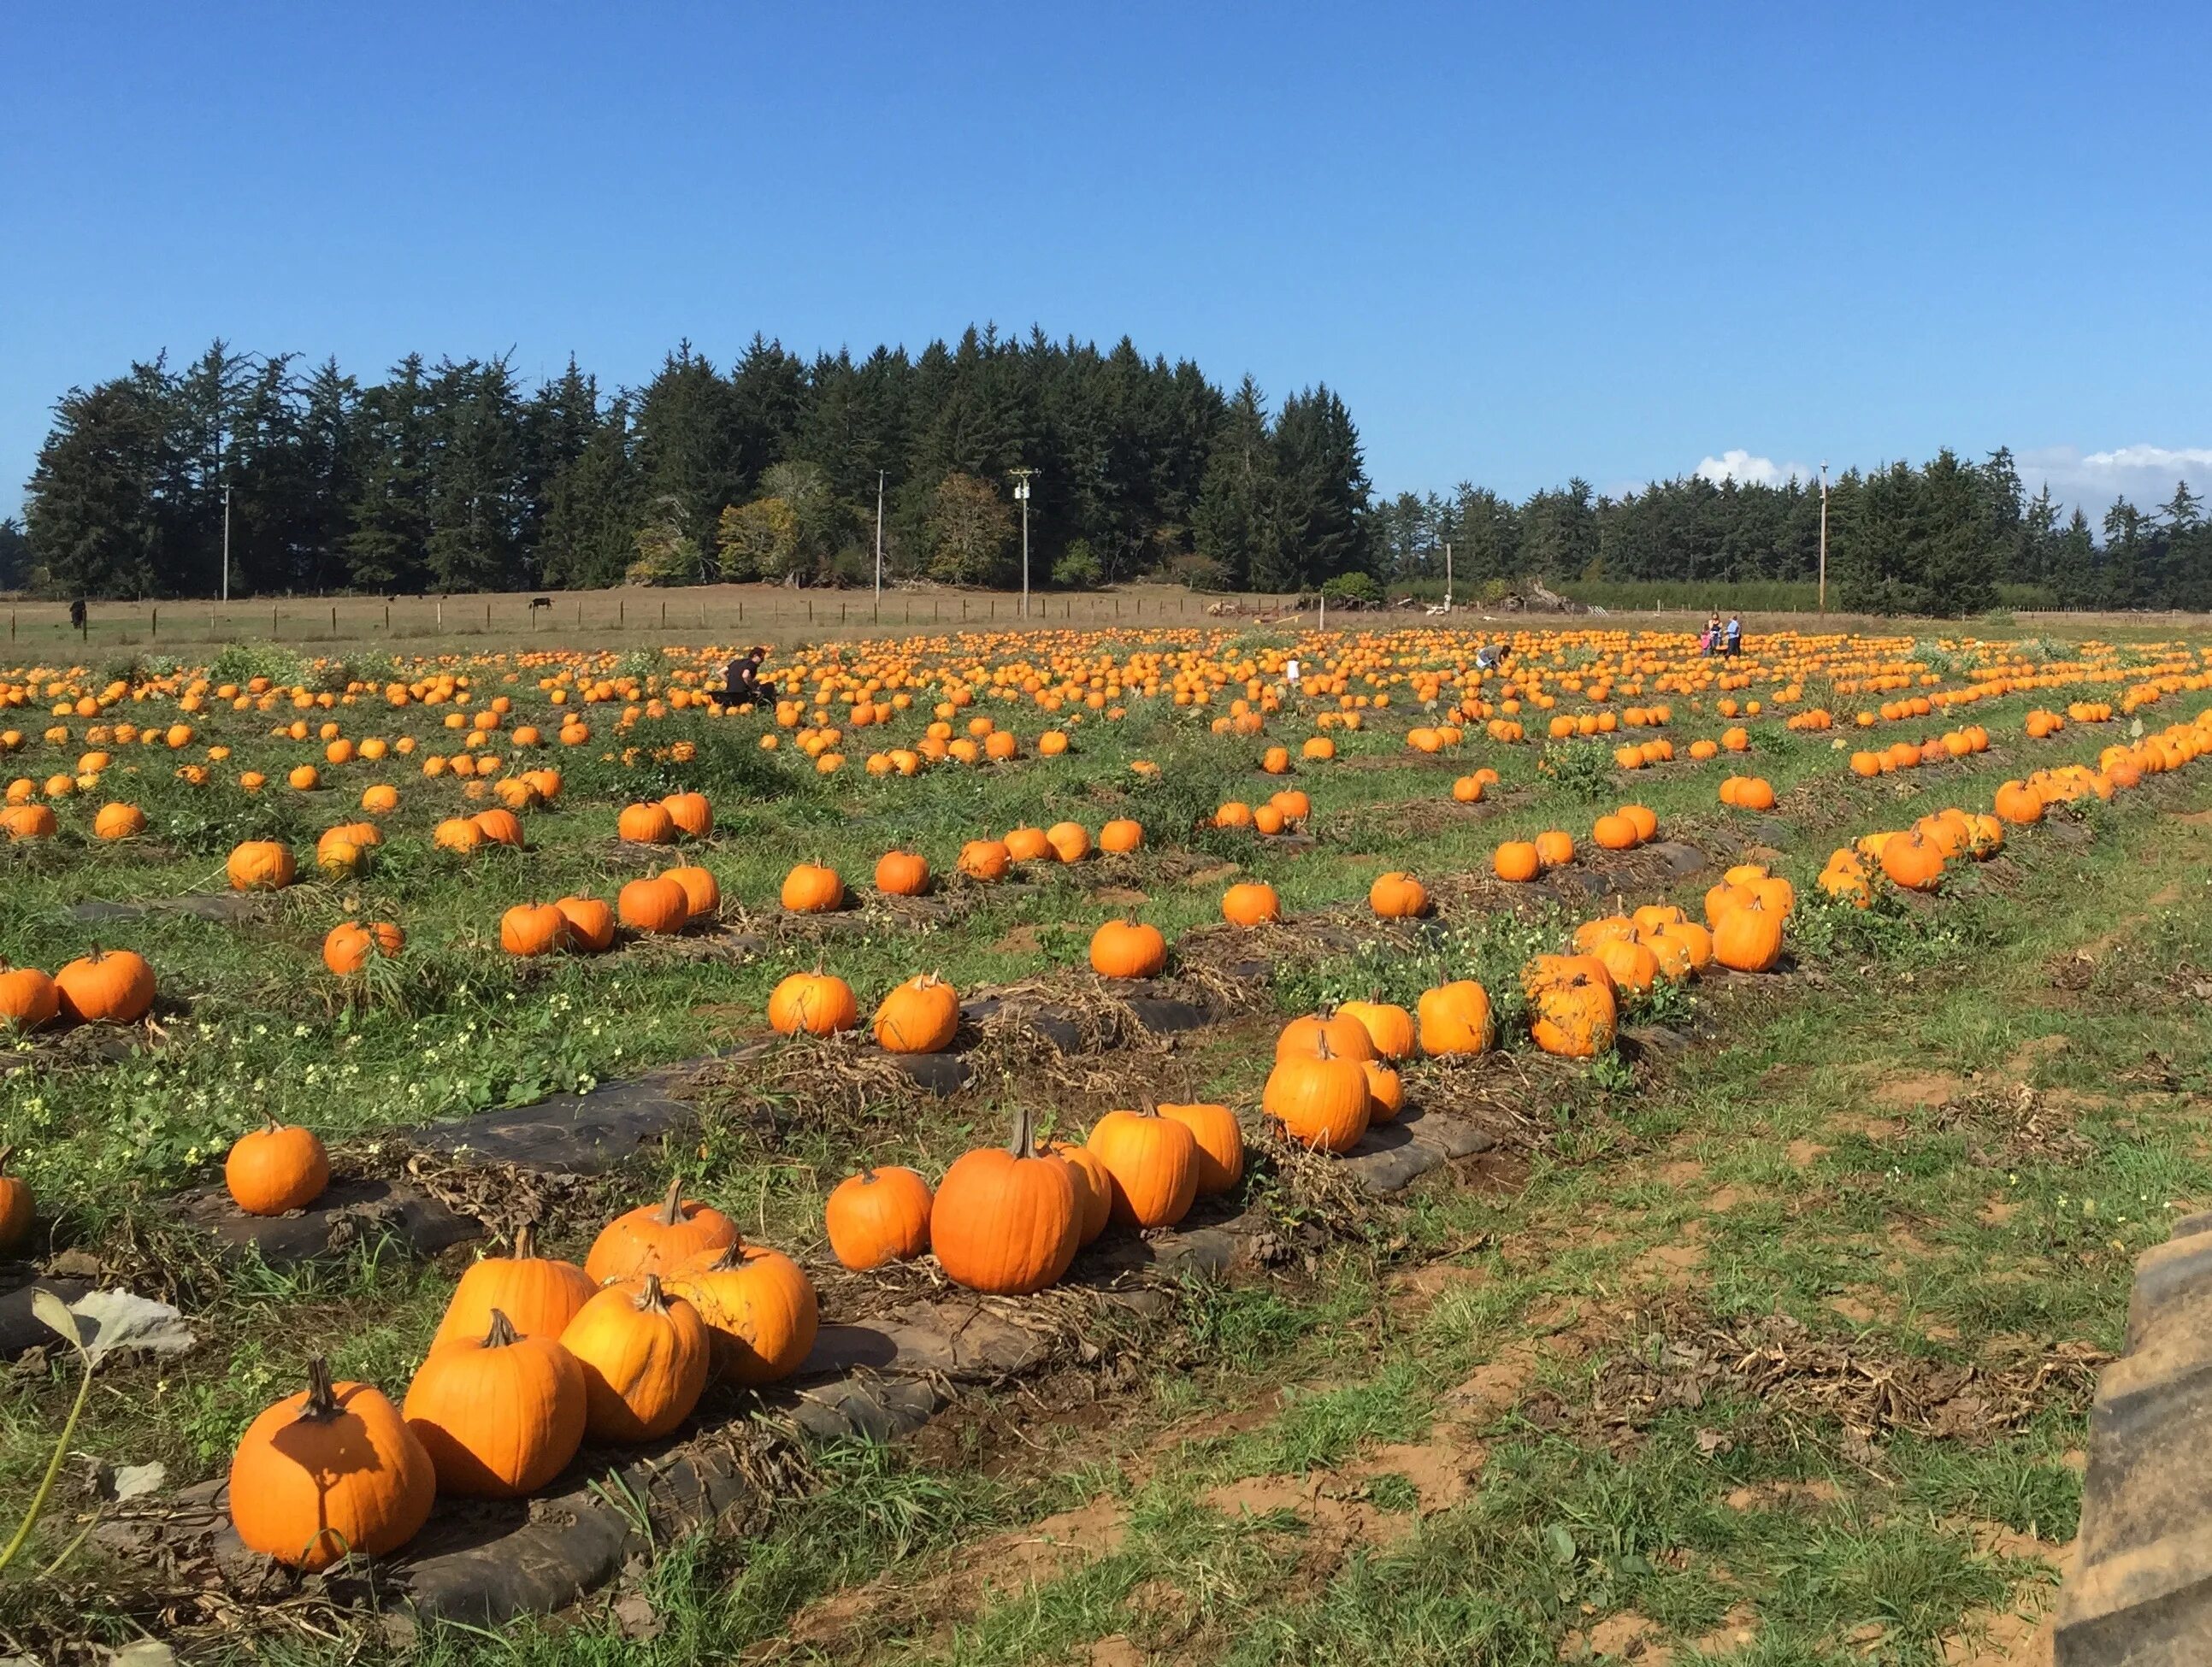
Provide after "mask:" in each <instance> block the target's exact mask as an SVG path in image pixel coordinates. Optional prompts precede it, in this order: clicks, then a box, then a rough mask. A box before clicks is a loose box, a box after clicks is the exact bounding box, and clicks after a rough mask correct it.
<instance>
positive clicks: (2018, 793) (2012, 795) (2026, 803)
mask: <svg viewBox="0 0 2212 1667" xmlns="http://www.w3.org/2000/svg"><path fill="white" fill-rule="evenodd" d="M1993 808H1994V809H1996V813H1997V815H1999V816H2000V817H2002V819H2003V820H2004V821H2008V822H2010V823H2012V824H2013V825H2014V826H2015V827H2027V826H2029V825H2030V824H2032V823H2034V822H2039V821H2042V820H2043V815H2044V803H2043V795H2042V794H2040V793H2039V792H2037V791H2035V789H2033V787H2030V786H2029V785H2027V783H2026V782H2021V781H2008V782H2007V783H2005V785H2003V786H2002V787H2000V788H1998V789H1997V796H1996V804H1995V805H1994V806H1993Z"/></svg>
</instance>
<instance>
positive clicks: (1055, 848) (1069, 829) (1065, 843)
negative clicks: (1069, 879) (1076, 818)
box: [1044, 822, 1091, 863]
mask: <svg viewBox="0 0 2212 1667" xmlns="http://www.w3.org/2000/svg"><path fill="white" fill-rule="evenodd" d="M1044 842H1045V843H1046V844H1047V845H1048V846H1051V847H1052V854H1053V855H1054V857H1055V858H1059V860H1060V861H1061V862H1063V863H1079V862H1081V861H1082V860H1083V859H1084V858H1086V857H1088V856H1089V855H1090V854H1091V832H1090V830H1089V829H1088V828H1086V827H1084V825H1083V824H1082V823H1081V822H1054V824H1053V825H1052V826H1051V827H1048V828H1047V829H1045V831H1044Z"/></svg>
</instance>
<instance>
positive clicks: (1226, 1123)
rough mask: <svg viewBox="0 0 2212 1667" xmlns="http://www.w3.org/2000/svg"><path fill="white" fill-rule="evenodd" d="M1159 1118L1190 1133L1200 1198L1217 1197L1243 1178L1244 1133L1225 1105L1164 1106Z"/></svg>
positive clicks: (1204, 1103)
mask: <svg viewBox="0 0 2212 1667" xmlns="http://www.w3.org/2000/svg"><path fill="white" fill-rule="evenodd" d="M1159 1110H1160V1115H1161V1116H1162V1117H1164V1118H1169V1119H1170V1120H1171V1121H1173V1122H1176V1123H1180V1124H1182V1126H1183V1127H1184V1128H1186V1129H1188V1130H1189V1131H1190V1137H1191V1139H1192V1140H1193V1141H1194V1142H1195V1143H1197V1147H1198V1196H1199V1197H1201V1198H1212V1197H1219V1196H1220V1195H1221V1194H1222V1193H1224V1192H1227V1191H1231V1190H1232V1189H1234V1188H1235V1186H1236V1185H1237V1182H1239V1181H1241V1180H1243V1179H1244V1131H1243V1129H1242V1128H1240V1127H1239V1126H1238V1125H1237V1113H1236V1112H1232V1111H1231V1110H1230V1109H1229V1107H1227V1106H1218V1105H1213V1104H1211V1103H1207V1102H1199V1103H1195V1104H1191V1105H1182V1106H1161V1107H1160V1108H1159Z"/></svg>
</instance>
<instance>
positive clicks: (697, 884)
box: [660, 863, 722, 924]
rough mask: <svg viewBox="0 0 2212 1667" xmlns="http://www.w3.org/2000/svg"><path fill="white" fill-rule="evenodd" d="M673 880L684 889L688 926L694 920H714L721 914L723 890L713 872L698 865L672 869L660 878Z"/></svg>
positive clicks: (685, 914) (685, 916)
mask: <svg viewBox="0 0 2212 1667" xmlns="http://www.w3.org/2000/svg"><path fill="white" fill-rule="evenodd" d="M660 877H661V878H662V879H664V880H671V881H673V882H675V883H676V884H677V885H678V886H680V887H682V888H684V919H685V922H686V924H689V923H690V922H691V921H694V920H712V919H713V918H714V917H715V916H716V915H717V914H719V913H720V912H721V907H722V888H721V886H720V883H719V882H717V881H716V880H715V878H714V872H713V870H709V869H704V868H701V867H700V866H699V865H698V864H696V863H694V864H685V865H684V867H682V868H672V869H670V870H668V871H667V872H666V873H665V874H664V875H662V876H660Z"/></svg>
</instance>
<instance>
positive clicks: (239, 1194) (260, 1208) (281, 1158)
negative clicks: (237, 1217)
mask: <svg viewBox="0 0 2212 1667" xmlns="http://www.w3.org/2000/svg"><path fill="white" fill-rule="evenodd" d="M222 1179H223V1185H225V1186H227V1187H228V1188H229V1190H230V1196H231V1199H232V1202H234V1203H236V1204H237V1206H238V1207H239V1208H240V1209H242V1210H244V1211H245V1212H246V1214H247V1215H283V1214H284V1213H285V1212H286V1211H288V1210H294V1209H306V1208H307V1206H308V1205H309V1204H311V1203H314V1201H315V1200H316V1199H318V1198H319V1197H322V1196H323V1193H324V1191H325V1189H326V1188H327V1187H328V1186H329V1185H330V1184H331V1155H330V1154H329V1153H328V1152H327V1151H325V1149H324V1147H323V1143H322V1142H321V1140H320V1139H319V1138H318V1137H316V1135H315V1132H314V1131H313V1130H312V1129H302V1128H301V1127H299V1126H298V1125H297V1124H280V1123H278V1122H276V1119H274V1118H270V1121H269V1123H268V1124H267V1126H265V1127H264V1128H260V1129H256V1130H253V1131H251V1132H249V1133H246V1134H243V1135H240V1137H238V1139H237V1140H236V1141H235V1142H234V1143H233V1144H232V1146H231V1149H230V1155H229V1156H228V1157H227V1158H225V1159H224V1160H223V1165H222Z"/></svg>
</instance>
